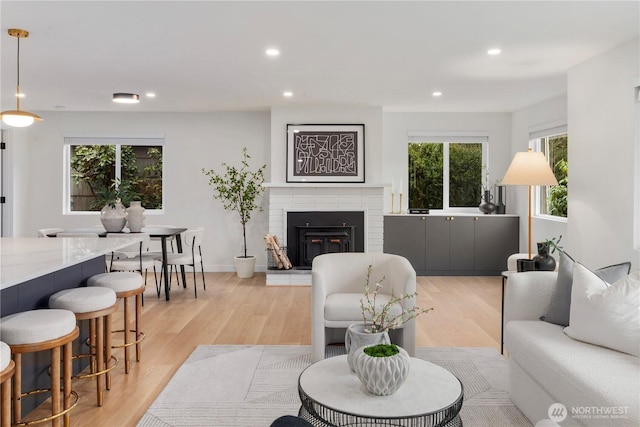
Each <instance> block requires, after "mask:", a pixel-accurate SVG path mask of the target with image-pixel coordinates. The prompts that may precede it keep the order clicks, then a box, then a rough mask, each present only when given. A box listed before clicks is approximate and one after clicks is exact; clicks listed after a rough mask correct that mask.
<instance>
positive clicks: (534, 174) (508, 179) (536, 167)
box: [502, 149, 558, 185]
mask: <svg viewBox="0 0 640 427" xmlns="http://www.w3.org/2000/svg"><path fill="white" fill-rule="evenodd" d="M502 184H504V185H558V180H557V179H556V177H555V175H554V174H553V171H552V170H551V167H550V166H549V163H547V159H546V158H545V157H544V154H543V153H541V152H539V151H532V150H531V149H529V151H523V152H519V153H516V155H515V157H514V158H513V160H512V161H511V164H510V165H509V169H507V173H505V174H504V178H502Z"/></svg>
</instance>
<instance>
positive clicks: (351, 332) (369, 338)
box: [344, 323, 391, 372]
mask: <svg viewBox="0 0 640 427" xmlns="http://www.w3.org/2000/svg"><path fill="white" fill-rule="evenodd" d="M364 327H365V325H364V323H353V324H351V325H349V327H348V328H347V332H346V333H345V335H344V347H345V350H346V351H347V363H348V364H349V368H350V369H351V372H355V371H356V370H355V364H354V363H355V355H356V352H357V350H358V349H359V348H360V347H369V346H372V345H376V344H391V340H390V339H389V334H388V333H387V331H384V332H365V331H364Z"/></svg>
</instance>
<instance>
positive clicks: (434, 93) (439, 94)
mask: <svg viewBox="0 0 640 427" xmlns="http://www.w3.org/2000/svg"><path fill="white" fill-rule="evenodd" d="M431 95H433V96H442V92H440V91H438V90H437V91H435V92H433V93H432V94H431Z"/></svg>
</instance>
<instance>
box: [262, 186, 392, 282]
mask: <svg viewBox="0 0 640 427" xmlns="http://www.w3.org/2000/svg"><path fill="white" fill-rule="evenodd" d="M266 186H267V187H268V188H269V232H270V233H271V234H273V235H276V236H277V237H278V239H279V240H280V242H281V244H282V245H283V246H287V247H289V246H291V243H292V242H291V241H290V240H291V239H292V238H293V236H294V235H296V234H297V237H296V239H297V238H299V234H300V231H302V232H303V233H302V234H307V233H304V231H305V230H304V229H305V228H306V224H307V223H309V225H310V226H311V225H312V224H314V227H315V230H313V231H312V234H311V235H309V236H306V237H307V240H306V242H307V244H309V245H310V246H309V247H308V248H307V254H308V255H310V256H311V258H312V257H313V256H315V255H316V254H317V252H318V251H320V252H322V250H324V249H322V248H325V249H326V248H328V249H329V250H328V252H334V251H338V249H340V251H342V250H344V249H348V251H351V250H353V251H358V252H382V246H383V244H382V236H383V196H384V185H383V184H333V183H331V184H318V183H313V184H302V183H296V184H292V183H282V184H266ZM305 212H310V213H314V214H323V213H331V214H330V215H328V219H327V220H326V221H324V220H323V221H318V220H317V219H313V218H311V220H310V221H305V220H304V216H305V214H304V213H305ZM336 212H337V213H336ZM290 213H292V214H293V215H289V214H290ZM341 213H342V214H344V215H345V216H344V218H343V219H340V218H341V216H340V215H341ZM333 215H337V216H333ZM354 216H356V217H357V216H360V217H361V222H360V223H359V224H357V221H355V220H353V219H352V218H353V217H354ZM292 218H295V219H292ZM300 218H302V219H300ZM345 218H346V219H345ZM291 220H295V221H297V222H300V221H302V224H296V225H294V227H298V229H296V230H294V231H293V232H292V231H291V230H288V226H289V221H291ZM322 227H326V228H322ZM351 227H354V228H353V229H352V228H351ZM306 231H309V230H306ZM292 233H293V234H292ZM313 233H315V234H313ZM295 246H299V244H298V241H296V242H295ZM345 246H348V248H347V247H345ZM320 247H322V248H320ZM338 247H339V248H338ZM309 250H310V251H312V252H309ZM300 253H302V252H300ZM289 254H290V256H291V257H294V258H296V260H298V254H299V252H298V249H296V254H295V255H293V254H291V251H289ZM298 264H299V263H298ZM309 268H310V266H304V265H303V266H299V267H298V268H295V269H292V270H267V285H310V284H311V272H310V270H309Z"/></svg>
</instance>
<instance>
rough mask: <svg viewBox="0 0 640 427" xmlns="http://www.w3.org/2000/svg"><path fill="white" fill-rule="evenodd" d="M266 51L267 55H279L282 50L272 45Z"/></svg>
mask: <svg viewBox="0 0 640 427" xmlns="http://www.w3.org/2000/svg"><path fill="white" fill-rule="evenodd" d="M264 53H266V54H267V56H278V55H280V51H279V50H278V49H276V48H273V47H270V48H269V49H267V50H266V51H265V52H264Z"/></svg>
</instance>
